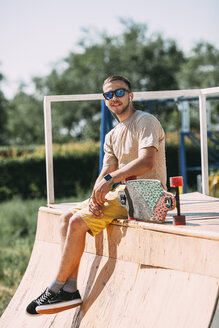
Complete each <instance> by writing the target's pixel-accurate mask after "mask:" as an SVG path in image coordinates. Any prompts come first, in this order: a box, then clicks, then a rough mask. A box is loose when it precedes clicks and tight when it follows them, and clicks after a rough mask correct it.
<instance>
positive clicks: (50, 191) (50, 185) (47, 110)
mask: <svg viewBox="0 0 219 328" xmlns="http://www.w3.org/2000/svg"><path fill="white" fill-rule="evenodd" d="M44 129H45V149H46V184H47V204H48V206H49V204H54V201H55V197H54V177H53V151H52V119H51V101H50V100H49V99H48V98H47V97H44Z"/></svg>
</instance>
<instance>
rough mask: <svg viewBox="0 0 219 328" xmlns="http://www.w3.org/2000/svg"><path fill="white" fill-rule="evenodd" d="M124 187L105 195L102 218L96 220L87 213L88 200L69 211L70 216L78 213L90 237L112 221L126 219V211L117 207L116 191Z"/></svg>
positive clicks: (122, 188) (119, 186)
mask: <svg viewBox="0 0 219 328" xmlns="http://www.w3.org/2000/svg"><path fill="white" fill-rule="evenodd" d="M124 188H125V185H121V184H120V185H118V186H117V187H116V188H115V189H113V190H112V191H110V192H108V194H107V195H106V199H107V201H106V202H105V203H104V204H103V206H102V207H101V209H102V211H103V216H101V217H100V218H97V217H95V216H93V214H91V213H90V212H89V200H88V199H87V200H85V201H83V202H81V203H79V204H78V205H77V206H76V207H74V208H72V209H71V212H72V214H75V213H78V214H79V215H80V217H81V218H82V219H83V220H84V222H85V223H86V224H87V226H88V228H89V233H90V234H91V235H92V236H95V235H97V234H98V233H99V232H101V231H102V230H103V229H105V228H106V226H107V225H108V224H110V223H111V222H112V221H113V220H114V219H127V217H128V214H127V210H126V209H125V208H124V207H122V206H120V205H119V199H118V191H119V190H124Z"/></svg>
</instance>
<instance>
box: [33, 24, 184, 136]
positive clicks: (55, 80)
mask: <svg viewBox="0 0 219 328" xmlns="http://www.w3.org/2000/svg"><path fill="white" fill-rule="evenodd" d="M121 24H123V27H124V31H123V32H122V34H121V35H117V36H109V35H108V34H107V33H106V32H103V33H98V32H96V33H94V35H95V36H94V37H93V34H92V31H90V30H89V31H88V30H84V33H85V34H84V36H83V37H82V38H81V40H80V41H79V43H78V45H79V46H80V51H78V52H77V53H75V52H71V53H70V54H69V55H68V57H67V58H65V59H64V60H63V61H61V62H59V63H57V65H56V66H55V67H54V68H53V70H52V72H51V73H50V74H49V75H48V76H47V77H44V78H40V77H36V78H35V79H34V83H35V87H36V92H37V94H38V95H41V96H42V95H43V94H44V95H45V94H47V95H48V94H79V93H99V92H102V83H103V81H104V79H105V78H106V77H107V76H109V75H111V74H121V75H126V76H127V77H129V78H130V80H131V81H132V83H133V87H134V90H136V91H141V90H165V89H168V90H169V89H177V88H178V82H177V80H176V73H177V72H178V71H179V70H180V68H181V65H182V63H184V55H183V52H182V51H181V50H180V49H178V46H177V44H176V42H175V41H174V40H169V39H168V40H164V39H163V38H162V37H161V35H159V34H158V35H152V36H150V35H148V29H147V26H146V25H145V24H137V23H134V22H133V21H131V20H128V21H124V20H121ZM172 110H173V108H172V107H171V108H170V111H172ZM52 112H53V117H54V122H55V129H54V130H55V135H54V140H56V141H62V140H64V139H65V140H67V139H68V138H72V136H75V137H76V138H80V139H84V138H93V139H96V140H97V139H99V126H100V103H99V102H74V103H60V104H59V103H57V104H54V105H53V107H52ZM161 114H162V111H160V115H161Z"/></svg>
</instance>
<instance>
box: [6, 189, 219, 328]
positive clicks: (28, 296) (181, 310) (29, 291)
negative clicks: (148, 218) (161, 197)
mask: <svg viewBox="0 0 219 328" xmlns="http://www.w3.org/2000/svg"><path fill="white" fill-rule="evenodd" d="M180 197H181V210H182V214H184V215H186V225H185V226H174V225H173V220H172V216H173V215H174V214H176V213H175V210H174V211H173V212H169V214H168V217H167V220H166V222H165V223H164V224H156V223H143V222H137V221H115V222H113V223H112V224H111V225H110V226H109V227H108V229H107V230H106V231H104V232H103V233H101V234H99V235H97V236H96V237H95V238H93V237H91V236H90V235H88V236H87V239H86V249H85V252H84V254H83V256H82V260H81V264H80V270H79V280H78V287H79V290H80V292H81V295H82V298H83V304H82V306H81V307H78V308H75V309H71V310H67V311H64V312H61V313H58V314H53V315H38V316H28V315H27V314H26V313H25V309H26V306H27V304H28V303H29V302H30V301H31V300H32V299H34V298H36V297H37V296H38V295H39V293H41V292H42V291H43V290H44V289H45V287H46V286H47V285H48V283H49V282H50V281H51V279H53V278H54V275H55V273H56V269H57V265H58V261H59V257H60V245H59V243H60V239H59V218H60V214H61V213H62V212H63V211H64V210H65V209H66V208H67V207H69V206H72V204H59V205H54V206H53V208H49V207H41V208H40V209H39V213H38V226H37V233H36V239H35V243H34V247H33V251H32V255H31V258H30V261H29V265H28V267H27V270H26V272H25V274H24V277H23V279H22V281H21V283H20V286H19V287H18V289H17V291H16V293H15V295H14V297H13V298H12V300H11V302H10V303H9V305H8V307H7V308H6V310H5V312H4V313H3V315H2V317H1V319H0V327H1V328H12V327H16V328H29V327H31V328H44V327H45V328H49V327H54V328H76V327H80V328H82V327H83V328H85V327H86V328H89V327H90V328H103V327H104V328H108V327H110V328H126V327H127V328H143V327H150V328H153V327H154V328H160V327H162V328H166V327H168V328H176V327H177V328H181V327H184V328H185V327H186V328H190V327H192V328H207V327H211V328H217V327H218V326H219V325H218V323H219V309H218V290H219V199H218V198H213V197H209V196H206V195H203V194H200V193H190V194H182V195H181V196H180Z"/></svg>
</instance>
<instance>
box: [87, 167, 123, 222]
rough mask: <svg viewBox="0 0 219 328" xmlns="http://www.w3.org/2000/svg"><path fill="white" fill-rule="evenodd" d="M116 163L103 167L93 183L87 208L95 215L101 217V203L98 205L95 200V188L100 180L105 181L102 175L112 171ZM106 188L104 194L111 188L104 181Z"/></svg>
mask: <svg viewBox="0 0 219 328" xmlns="http://www.w3.org/2000/svg"><path fill="white" fill-rule="evenodd" d="M117 168H118V167H117V165H112V164H111V165H109V166H106V167H103V168H102V170H101V172H100V174H99V176H98V178H97V180H96V182H95V184H94V188H93V192H92V195H91V198H90V201H89V210H90V212H91V213H92V214H93V215H94V216H96V217H101V216H102V215H103V213H102V211H101V209H100V206H101V205H103V204H101V205H99V204H98V203H97V201H96V197H95V194H96V190H97V189H98V186H99V184H100V183H101V181H106V180H105V179H104V176H105V175H106V174H108V173H112V172H113V171H115V170H116V169H117ZM105 187H106V189H105V190H104V191H106V193H105V195H106V194H107V193H108V192H109V191H110V189H111V184H110V183H106V185H105Z"/></svg>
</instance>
